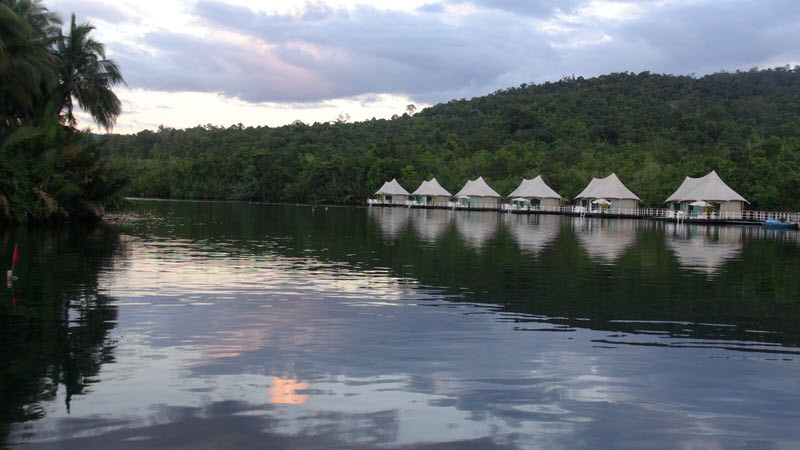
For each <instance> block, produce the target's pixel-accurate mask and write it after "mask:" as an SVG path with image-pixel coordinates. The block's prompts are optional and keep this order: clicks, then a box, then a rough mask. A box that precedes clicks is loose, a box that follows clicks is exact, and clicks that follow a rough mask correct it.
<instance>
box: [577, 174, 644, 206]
mask: <svg viewBox="0 0 800 450" xmlns="http://www.w3.org/2000/svg"><path fill="white" fill-rule="evenodd" d="M575 198H613V199H617V200H623V199H626V200H627V199H633V200H639V197H637V196H636V194H634V193H633V192H631V191H630V190H629V189H628V188H626V187H625V185H624V184H622V181H619V178H617V174H615V173H612V174H611V175H609V176H607V177H605V178H592V181H590V182H589V185H587V186H586V189H584V190H583V192H581V193H580V194H578V195H577V196H576V197H575Z"/></svg>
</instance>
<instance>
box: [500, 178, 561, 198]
mask: <svg viewBox="0 0 800 450" xmlns="http://www.w3.org/2000/svg"><path fill="white" fill-rule="evenodd" d="M508 196H509V197H529V198H530V197H534V198H559V199H560V198H561V196H560V195H558V192H556V191H554V190H553V189H552V188H550V186H548V185H547V183H545V182H544V180H543V179H542V176H541V175H538V176H537V177H536V178H534V179H532V180H522V183H520V184H519V187H517V188H516V189H514V192H512V193H510V194H508Z"/></svg>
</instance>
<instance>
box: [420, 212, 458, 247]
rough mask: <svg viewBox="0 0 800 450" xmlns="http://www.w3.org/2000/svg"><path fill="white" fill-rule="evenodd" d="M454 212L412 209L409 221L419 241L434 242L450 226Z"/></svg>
mask: <svg viewBox="0 0 800 450" xmlns="http://www.w3.org/2000/svg"><path fill="white" fill-rule="evenodd" d="M455 214H456V213H455V212H454V211H450V210H442V209H413V210H412V212H411V223H412V224H413V226H414V229H415V230H416V231H417V236H418V237H419V240H420V241H422V242H426V243H428V244H435V243H436V242H437V241H438V240H439V239H441V238H442V235H443V234H444V233H445V232H446V231H447V229H448V228H449V227H450V224H451V223H452V222H453V215H455Z"/></svg>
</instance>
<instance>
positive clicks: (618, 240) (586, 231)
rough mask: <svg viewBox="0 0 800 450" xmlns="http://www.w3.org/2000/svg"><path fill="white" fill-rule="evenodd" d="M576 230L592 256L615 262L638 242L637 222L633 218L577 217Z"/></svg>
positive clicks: (579, 238) (579, 239)
mask: <svg viewBox="0 0 800 450" xmlns="http://www.w3.org/2000/svg"><path fill="white" fill-rule="evenodd" d="M575 221H576V224H577V225H579V226H580V229H576V230H575V232H576V234H577V236H578V241H580V243H581V245H582V246H583V248H584V250H586V254H587V255H589V257H590V258H592V259H596V260H600V261H604V262H607V263H613V262H614V261H616V260H617V259H618V258H619V257H620V255H622V253H623V252H624V251H625V250H626V249H628V248H629V247H631V246H632V245H633V244H634V243H635V242H636V229H637V224H638V223H637V222H636V221H634V220H631V219H614V220H609V219H595V218H592V219H587V218H575Z"/></svg>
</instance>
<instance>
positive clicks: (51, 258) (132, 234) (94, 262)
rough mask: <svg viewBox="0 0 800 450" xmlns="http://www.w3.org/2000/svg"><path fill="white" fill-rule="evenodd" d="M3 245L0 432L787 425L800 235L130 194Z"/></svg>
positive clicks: (90, 443)
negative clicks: (87, 224) (104, 214)
mask: <svg viewBox="0 0 800 450" xmlns="http://www.w3.org/2000/svg"><path fill="white" fill-rule="evenodd" d="M15 243H18V244H19V245H20V250H21V255H20V256H21V258H20V259H21V262H20V265H19V267H18V268H17V270H16V275H17V276H18V277H19V280H17V281H16V282H15V283H14V285H13V288H10V289H4V290H3V291H2V293H0V324H2V328H0V338H1V339H2V342H3V345H2V346H1V347H0V349H1V350H0V357H2V361H3V369H2V372H0V389H1V390H0V405H2V406H0V414H2V420H0V439H2V441H1V442H2V443H3V444H5V445H15V444H21V445H25V446H31V447H41V448H50V447H81V448H100V447H114V448H138V447H183V448H194V447H219V448H242V447H279V448H330V447H344V448H373V447H402V448H405V447H408V448H420V447H434V448H602V447H616V448H619V447H636V448H643V447H646V448H676V447H677V448H719V447H756V448H790V447H794V448H796V447H798V446H800V428H798V426H797V425H798V424H800V408H798V405H800V382H798V380H800V276H798V274H800V239H799V238H798V232H796V231H782V230H765V229H762V228H761V227H758V226H711V225H692V224H674V223H664V222H656V221H649V220H625V219H589V218H578V217H561V216H548V215H542V216H523V215H510V214H498V213H494V212H466V211H444V210H417V209H407V208H352V207H329V208H326V207H323V206H317V207H316V208H313V209H312V207H310V206H304V205H299V206H298V205H265V204H248V203H236V202H189V201H153V200H147V201H132V202H131V205H130V206H129V207H128V208H127V210H126V211H125V212H123V213H120V214H115V215H112V216H110V217H109V220H108V221H107V223H104V224H101V225H98V226H96V227H93V228H91V229H85V228H82V229H81V228H73V227H62V228H57V229H45V228H38V229H36V228H34V229H27V230H26V229H17V230H13V231H6V232H2V233H0V250H2V254H0V256H1V257H2V258H3V259H2V260H1V261H2V263H3V266H2V268H3V270H6V269H7V268H8V267H6V265H7V264H8V263H10V261H11V252H12V251H13V246H14V244H15ZM6 261H7V262H6Z"/></svg>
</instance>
